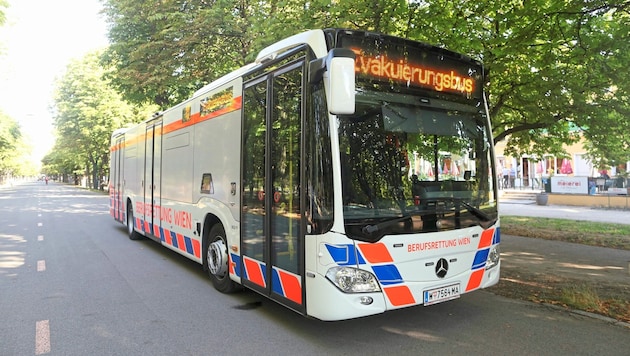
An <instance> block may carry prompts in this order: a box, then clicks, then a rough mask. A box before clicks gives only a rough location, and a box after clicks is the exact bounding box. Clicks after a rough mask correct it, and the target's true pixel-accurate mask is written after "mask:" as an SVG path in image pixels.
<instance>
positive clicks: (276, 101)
mask: <svg viewBox="0 0 630 356" xmlns="http://www.w3.org/2000/svg"><path fill="white" fill-rule="evenodd" d="M303 73H304V61H303V59H301V60H297V61H293V62H289V63H287V64H286V65H284V66H283V67H280V68H277V69H276V70H275V71H273V72H270V73H267V74H266V75H264V76H262V77H257V78H255V79H252V80H250V81H249V82H247V83H245V85H244V94H243V138H242V142H243V150H242V155H243V156H242V159H241V162H242V170H241V174H242V177H243V178H242V189H241V202H242V212H241V253H242V255H241V265H240V267H241V271H242V277H243V279H242V280H243V284H244V285H245V286H247V287H250V288H252V289H254V290H256V291H258V292H259V293H262V294H265V295H267V296H269V297H270V298H272V299H275V300H276V301H278V302H280V303H282V304H284V305H286V306H288V307H290V308H293V309H295V310H297V311H300V312H302V313H304V311H305V308H304V291H303V286H304V280H303V275H304V223H303V220H302V218H301V217H302V216H303V214H302V212H303V207H302V205H303V204H302V201H303V198H302V193H301V191H300V189H301V185H300V180H301V176H302V174H301V171H302V168H303V167H301V166H300V162H301V161H302V160H301V155H302V117H303V112H304V102H303V98H302V96H303V89H302V88H303Z"/></svg>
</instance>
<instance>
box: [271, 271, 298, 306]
mask: <svg viewBox="0 0 630 356" xmlns="http://www.w3.org/2000/svg"><path fill="white" fill-rule="evenodd" d="M277 271H278V274H279V275H280V280H281V281H282V289H283V290H284V295H285V297H287V298H288V299H289V300H292V301H294V302H296V303H298V304H302V286H301V284H300V280H299V279H298V277H297V276H295V275H293V274H290V273H287V272H285V271H282V270H279V269H278V270H277Z"/></svg>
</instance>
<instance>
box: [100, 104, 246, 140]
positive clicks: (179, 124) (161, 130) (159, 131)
mask: <svg viewBox="0 0 630 356" xmlns="http://www.w3.org/2000/svg"><path fill="white" fill-rule="evenodd" d="M242 105H243V97H242V96H238V97H236V98H233V99H232V102H231V103H230V105H228V106H226V107H224V108H222V109H219V110H216V111H213V112H211V113H209V114H207V115H206V116H204V117H201V116H200V115H199V113H198V112H197V113H195V114H193V115H191V117H190V120H188V121H184V120H182V119H178V120H175V121H173V122H171V123H169V124H167V125H165V126H163V127H157V128H156V130H155V135H156V136H160V135H165V134H167V133H170V132H173V131H177V130H180V129H183V128H184V127H188V126H192V125H195V124H198V123H200V122H203V121H207V120H210V119H214V118H216V117H219V116H221V115H225V114H227V113H230V112H232V111H236V110H239V109H240V108H241V106H242ZM145 136H146V133H141V134H139V135H138V136H136V137H133V138H129V139H126V140H125V142H124V143H123V144H115V145H112V146H111V147H110V149H109V150H110V152H114V151H118V150H120V149H122V148H123V147H129V146H132V145H135V144H137V143H138V142H143V141H144V140H145Z"/></svg>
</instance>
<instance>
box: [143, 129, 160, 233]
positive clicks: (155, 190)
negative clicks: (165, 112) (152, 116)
mask: <svg viewBox="0 0 630 356" xmlns="http://www.w3.org/2000/svg"><path fill="white" fill-rule="evenodd" d="M145 134H146V136H145V137H146V138H145V152H146V156H145V157H146V158H145V162H144V164H145V166H144V227H143V229H144V231H145V232H146V233H147V236H149V237H154V238H157V239H159V237H160V216H159V214H160V205H161V199H160V187H161V185H160V173H161V142H162V120H161V119H160V120H157V121H152V122H150V123H148V124H147V128H146V133H145ZM151 235H153V236H151Z"/></svg>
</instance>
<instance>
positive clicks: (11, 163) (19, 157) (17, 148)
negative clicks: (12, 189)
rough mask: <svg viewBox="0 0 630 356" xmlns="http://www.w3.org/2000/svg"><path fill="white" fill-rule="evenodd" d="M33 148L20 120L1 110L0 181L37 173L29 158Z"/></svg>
mask: <svg viewBox="0 0 630 356" xmlns="http://www.w3.org/2000/svg"><path fill="white" fill-rule="evenodd" d="M31 149H32V148H31V147H30V145H29V143H28V142H27V140H26V139H25V137H24V136H23V135H22V129H21V128H20V125H19V124H18V122H17V121H15V120H14V119H13V118H11V117H10V116H8V115H7V114H5V113H4V112H2V111H0V182H2V181H3V180H4V179H5V178H6V177H10V176H27V175H33V174H35V173H36V172H35V171H34V167H32V165H31V161H30V160H29V158H28V157H29V155H30V153H31Z"/></svg>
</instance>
